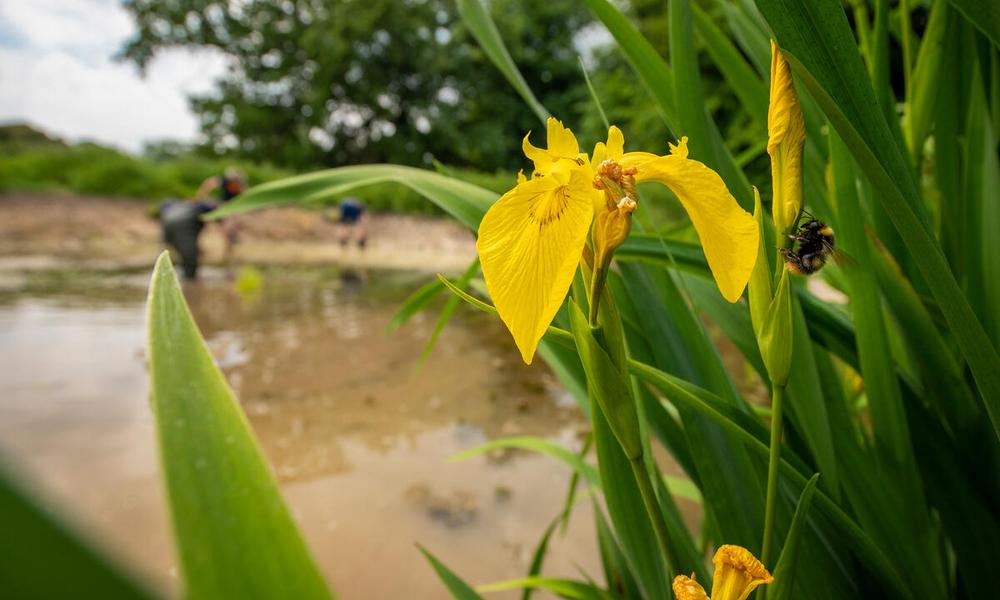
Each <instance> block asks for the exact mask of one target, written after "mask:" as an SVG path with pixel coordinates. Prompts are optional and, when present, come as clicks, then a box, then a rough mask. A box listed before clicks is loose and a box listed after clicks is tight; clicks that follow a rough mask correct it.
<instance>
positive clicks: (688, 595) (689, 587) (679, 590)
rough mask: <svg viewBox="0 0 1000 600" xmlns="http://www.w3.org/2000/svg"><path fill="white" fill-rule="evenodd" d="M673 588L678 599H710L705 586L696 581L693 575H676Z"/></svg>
mask: <svg viewBox="0 0 1000 600" xmlns="http://www.w3.org/2000/svg"><path fill="white" fill-rule="evenodd" d="M673 588H674V596H677V600H708V594H706V593H705V588H703V587H701V584H700V583H698V582H697V581H695V580H694V577H693V576H692V577H688V576H687V575H678V576H677V577H674V584H673Z"/></svg>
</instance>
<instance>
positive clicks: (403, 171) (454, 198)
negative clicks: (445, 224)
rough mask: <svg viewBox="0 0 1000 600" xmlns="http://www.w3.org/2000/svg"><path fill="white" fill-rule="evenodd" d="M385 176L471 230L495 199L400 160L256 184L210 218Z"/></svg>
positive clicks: (317, 196)
mask: <svg viewBox="0 0 1000 600" xmlns="http://www.w3.org/2000/svg"><path fill="white" fill-rule="evenodd" d="M512 181H513V178H512ZM386 182H391V183H398V184H400V185H404V186H406V187H408V188H410V189H412V190H413V191H415V192H417V193H419V194H421V195H422V196H424V197H425V198H427V199H428V200H430V201H431V202H433V203H434V204H436V205H438V206H439V207H440V208H441V209H442V210H444V211H445V212H447V213H448V214H450V215H451V216H453V217H455V218H456V219H458V221H459V222H460V223H462V224H463V225H465V226H466V227H468V228H469V229H472V230H475V229H477V228H478V227H479V221H480V220H482V218H483V215H484V214H486V210H487V209H488V208H489V207H490V205H491V204H493V202H494V201H495V200H496V199H497V194H496V193H495V192H491V191H490V190H487V189H485V188H481V187H479V186H476V185H473V184H471V183H466V182H464V181H459V180H457V179H454V178H451V177H448V176H446V175H441V174H439V173H435V172H433V171H425V170H423V169H415V168H413V167H403V166H400V165H357V166H350V167H338V168H336V169H327V170H325V171H316V172H315V173H309V174H306V175H299V176H297V177H289V178H288V179H282V180H279V181H274V182H270V183H265V184H263V185H259V186H257V187H254V188H252V189H250V190H248V191H247V192H245V193H243V194H241V195H240V197H239V198H237V199H236V200H234V201H232V202H230V203H228V204H226V205H224V206H222V207H221V208H219V209H218V210H216V211H214V212H213V213H211V215H210V218H213V219H217V218H220V217H226V216H229V215H235V214H239V213H243V212H247V211H250V210H256V209H259V208H265V207H268V206H280V205H285V204H296V203H297V204H314V203H322V202H329V201H331V200H334V199H336V198H338V197H340V196H342V195H344V194H346V193H348V192H350V191H352V190H355V189H358V188H363V187H366V186H370V185H375V184H377V183H386Z"/></svg>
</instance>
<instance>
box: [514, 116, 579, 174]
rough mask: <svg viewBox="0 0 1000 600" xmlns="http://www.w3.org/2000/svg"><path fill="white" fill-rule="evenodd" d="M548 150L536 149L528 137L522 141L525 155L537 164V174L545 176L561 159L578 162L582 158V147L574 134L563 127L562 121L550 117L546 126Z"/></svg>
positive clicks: (529, 133)
mask: <svg viewBox="0 0 1000 600" xmlns="http://www.w3.org/2000/svg"><path fill="white" fill-rule="evenodd" d="M545 128H546V135H547V140H546V143H547V144H548V148H547V149H546V148H536V147H535V146H533V145H532V143H531V141H529V139H528V137H529V136H530V135H531V132H530V131H529V132H528V135H526V136H524V139H523V140H522V141H521V149H522V150H524V155H525V156H527V157H528V158H529V159H531V162H533V163H535V172H536V173H542V174H544V173H545V172H546V171H548V170H549V169H551V168H552V167H553V166H554V165H555V163H556V162H557V161H558V160H559V159H570V160H577V159H578V158H579V157H580V145H579V144H578V143H577V141H576V136H575V135H573V132H572V131H570V130H569V129H567V128H566V127H564V126H563V124H562V121H559V120H558V119H554V118H552V117H549V120H548V121H546V124H545Z"/></svg>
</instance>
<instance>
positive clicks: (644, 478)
mask: <svg viewBox="0 0 1000 600" xmlns="http://www.w3.org/2000/svg"><path fill="white" fill-rule="evenodd" d="M629 462H631V463H632V474H633V475H635V482H636V483H637V484H639V492H640V493H641V494H642V503H643V504H645V505H646V512H647V513H649V520H650V521H652V523H653V531H655V532H656V539H657V541H659V542H660V550H662V551H663V559H664V560H665V561H666V562H667V572H668V573H669V574H670V578H671V579H673V578H674V576H675V575H677V573H676V572H675V571H674V565H675V564H677V563H676V562H675V561H674V557H673V554H672V553H671V552H670V535H669V533H668V532H667V522H666V521H664V520H663V513H662V512H660V503H659V501H658V500H657V499H656V492H655V491H654V490H653V483H652V482H651V481H650V480H649V472H648V471H647V470H646V464H645V462H644V461H643V460H642V456H641V455H640V456H639V457H638V458H633V459H629Z"/></svg>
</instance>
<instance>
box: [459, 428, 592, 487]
mask: <svg viewBox="0 0 1000 600" xmlns="http://www.w3.org/2000/svg"><path fill="white" fill-rule="evenodd" d="M506 448H518V449H521V450H530V451H532V452H539V453H541V454H547V455H549V456H551V457H552V458H555V459H558V460H561V461H562V462H564V463H566V465H568V466H569V467H570V468H571V469H573V471H574V472H575V473H579V474H580V475H582V476H583V477H584V478H585V479H586V480H587V481H588V482H589V483H590V485H595V486H599V485H600V481H601V479H600V475H599V474H598V472H597V469H595V468H594V467H593V465H590V464H588V463H587V462H586V461H584V460H583V459H582V458H581V457H580V456H579V455H577V454H576V453H574V452H571V451H569V450H567V449H566V448H563V447H562V446H560V445H559V444H556V443H554V442H550V441H548V440H546V439H543V438H539V437H531V436H520V437H508V438H500V439H498V440H490V441H488V442H486V443H485V444H480V445H479V446H476V447H475V448H470V449H468V450H463V451H462V452H459V453H458V454H454V455H452V456H451V457H449V458H448V460H449V461H451V462H458V461H462V460H468V459H470V458H472V457H474V456H479V455H481V454H487V453H489V452H492V451H493V450H499V449H506Z"/></svg>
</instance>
